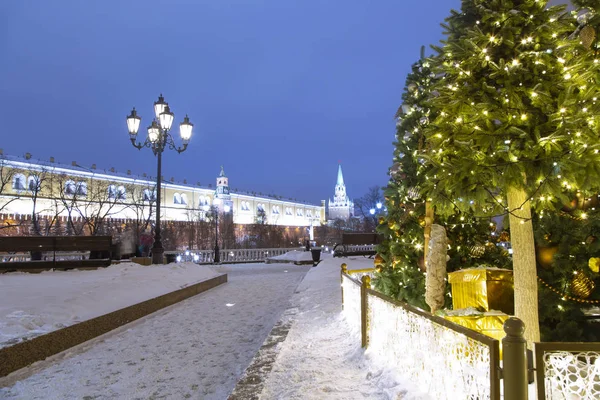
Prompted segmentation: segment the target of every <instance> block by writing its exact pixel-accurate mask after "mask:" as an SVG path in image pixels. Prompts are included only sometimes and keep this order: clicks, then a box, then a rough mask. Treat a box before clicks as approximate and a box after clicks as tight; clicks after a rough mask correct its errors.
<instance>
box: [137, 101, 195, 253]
mask: <svg viewBox="0 0 600 400" xmlns="http://www.w3.org/2000/svg"><path fill="white" fill-rule="evenodd" d="M154 114H155V118H153V119H152V123H151V124H150V126H149V127H148V136H147V137H146V139H145V141H144V142H143V143H141V142H138V141H137V133H138V130H139V128H140V122H141V120H142V118H141V117H140V116H139V115H138V114H137V111H136V110H135V107H134V108H133V110H131V114H130V115H129V116H127V129H128V130H129V139H130V140H131V144H132V145H133V146H134V147H135V148H137V149H138V150H141V149H142V148H143V147H149V148H151V149H152V152H153V153H154V155H155V156H156V159H157V166H156V171H157V172H156V226H155V229H154V244H153V246H152V264H162V263H163V253H164V251H165V249H164V248H163V245H162V242H161V237H160V201H161V200H160V194H161V193H160V192H161V188H160V186H161V180H162V171H161V170H162V153H163V151H164V150H165V149H166V148H167V147H168V148H170V149H171V150H175V151H177V153H182V152H184V151H185V150H186V149H187V146H188V143H189V141H190V138H191V137H192V128H193V127H194V125H193V124H192V123H191V122H190V119H189V118H188V116H187V115H186V116H185V118H184V119H183V122H182V123H180V124H179V135H180V137H181V141H182V143H183V146H182V147H177V146H176V145H175V141H174V140H173V136H171V134H170V130H171V125H172V124H173V118H174V114H173V113H172V112H171V110H170V108H169V104H168V103H167V102H165V99H164V97H163V96H162V94H161V95H160V96H159V97H158V101H155V102H154ZM157 121H158V122H157ZM150 200H152V199H150Z"/></svg>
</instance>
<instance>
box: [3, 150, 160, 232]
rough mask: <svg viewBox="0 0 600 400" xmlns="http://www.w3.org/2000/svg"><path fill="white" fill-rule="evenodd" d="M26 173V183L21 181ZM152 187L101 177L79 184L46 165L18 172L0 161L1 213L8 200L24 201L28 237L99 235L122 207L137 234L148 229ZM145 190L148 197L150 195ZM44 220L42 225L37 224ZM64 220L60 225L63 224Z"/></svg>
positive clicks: (151, 215)
mask: <svg viewBox="0 0 600 400" xmlns="http://www.w3.org/2000/svg"><path fill="white" fill-rule="evenodd" d="M24 177H28V179H27V180H26V182H22V180H23V178H24ZM154 193H155V189H154V187H151V186H148V187H142V186H139V185H132V184H124V185H123V184H120V183H119V184H117V183H115V182H110V181H103V180H90V181H89V182H87V181H86V182H81V178H80V177H74V176H69V175H67V174H56V173H55V172H53V171H50V170H47V169H44V168H42V169H40V170H35V171H27V170H19V169H15V168H13V167H12V166H10V167H9V166H7V165H6V162H5V161H4V160H0V214H7V213H9V211H10V210H11V209H12V207H11V205H12V204H13V202H16V201H20V202H21V203H23V200H26V201H27V203H26V204H28V205H29V209H28V212H27V214H28V215H30V220H31V223H30V224H28V227H29V229H30V232H27V233H28V234H31V235H44V236H47V235H51V234H55V233H56V232H63V231H64V233H65V234H67V235H103V234H106V233H107V230H108V229H109V225H110V224H109V221H111V220H112V219H113V218H114V217H115V216H116V215H117V214H120V213H121V215H122V213H123V210H127V214H128V215H129V216H130V217H131V218H130V219H131V220H132V221H135V222H134V223H133V224H134V227H135V229H134V231H135V233H136V238H139V235H140V234H141V233H143V232H145V231H147V230H149V229H150V228H151V226H150V225H151V222H152V221H153V219H154V213H155V211H154V202H153V201H150V200H153V199H152V197H153V194H154ZM149 194H150V195H149ZM42 222H43V223H42ZM63 224H64V227H63V226H62V225H63ZM15 227H16V226H15V221H14V220H6V221H5V223H4V224H2V225H0V234H1V233H2V231H4V234H10V229H11V228H13V230H14V228H15Z"/></svg>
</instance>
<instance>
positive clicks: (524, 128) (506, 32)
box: [424, 0, 600, 342]
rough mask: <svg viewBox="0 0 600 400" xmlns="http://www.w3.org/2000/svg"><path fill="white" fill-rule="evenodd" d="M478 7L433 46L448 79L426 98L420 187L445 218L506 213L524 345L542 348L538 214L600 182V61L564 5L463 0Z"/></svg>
mask: <svg viewBox="0 0 600 400" xmlns="http://www.w3.org/2000/svg"><path fill="white" fill-rule="evenodd" d="M472 10H477V12H478V13H479V15H481V17H480V18H479V19H477V20H476V21H475V22H474V23H473V24H470V23H465V24H464V25H463V26H462V27H459V26H457V25H455V26H454V27H453V31H452V32H450V33H449V34H448V35H447V38H446V40H444V41H443V42H442V44H443V45H442V46H441V47H438V48H437V51H438V57H437V58H436V59H437V60H438V62H437V63H436V64H435V65H433V68H434V72H436V73H437V74H440V75H443V79H441V80H440V81H438V82H436V83H435V85H434V87H433V88H432V93H434V94H435V95H434V96H433V98H432V99H431V100H430V101H431V105H432V107H435V108H436V109H437V110H438V111H439V114H438V116H437V118H435V120H432V121H431V123H430V124H429V125H428V126H427V127H426V128H425V130H424V133H425V136H426V139H427V142H428V143H429V144H430V145H431V151H430V152H429V153H428V155H427V156H428V164H429V165H430V168H431V169H430V170H429V172H428V178H429V179H427V180H426V181H425V184H424V191H425V193H426V194H427V196H428V197H430V198H432V202H433V204H435V206H436V212H437V213H441V214H447V215H449V214H453V213H456V210H457V209H459V210H462V211H465V212H467V211H470V212H473V213H474V215H475V216H476V217H480V216H489V215H498V214H501V213H504V214H508V216H509V218H508V219H509V224H510V230H511V244H512V248H513V269H514V282H515V313H516V315H517V316H518V317H519V318H521V319H523V320H524V322H525V325H526V327H527V329H526V333H525V334H526V338H527V339H528V341H529V342H532V341H538V340H539V339H540V337H539V320H538V310H537V307H535V305H536V304H538V294H537V293H538V284H537V277H536V258H535V246H534V239H533V225H532V216H531V210H532V207H533V208H534V209H537V210H543V209H547V210H553V209H554V208H555V204H557V203H558V204H561V203H563V202H565V201H566V199H568V195H567V193H566V191H567V190H577V189H580V190H588V189H590V187H591V186H593V184H594V182H597V181H598V179H599V177H600V157H599V156H598V150H599V147H600V146H599V143H598V134H597V123H598V121H597V118H598V110H597V105H596V97H597V95H598V86H597V85H596V84H591V83H592V82H591V80H593V79H594V78H595V76H597V68H598V66H597V64H598V63H597V62H596V64H593V63H592V64H590V63H589V62H588V58H587V57H582V56H581V54H582V53H583V52H585V49H584V47H583V46H584V44H582V43H581V42H582V41H580V40H579V38H573V33H574V32H575V31H576V30H577V28H578V25H577V20H576V19H575V18H573V16H572V15H571V14H569V13H567V12H565V8H564V7H562V6H560V7H549V8H548V7H547V2H546V1H517V2H515V1H507V0H488V1H481V0H464V1H463V2H462V11H464V12H472ZM459 32H460V34H459ZM575 50H578V51H579V53H580V56H576V54H577V51H575ZM586 54H587V53H586ZM594 65H595V66H594Z"/></svg>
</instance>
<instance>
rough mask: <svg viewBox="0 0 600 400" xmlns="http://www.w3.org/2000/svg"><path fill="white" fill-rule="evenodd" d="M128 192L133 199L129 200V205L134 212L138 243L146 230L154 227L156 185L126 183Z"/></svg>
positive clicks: (134, 227) (134, 228) (135, 232)
mask: <svg viewBox="0 0 600 400" xmlns="http://www.w3.org/2000/svg"><path fill="white" fill-rule="evenodd" d="M125 188H126V189H127V190H128V193H131V201H129V202H127V204H128V207H129V209H130V210H131V211H133V214H134V220H133V231H134V235H135V242H136V244H138V245H139V244H140V239H141V236H142V234H143V233H144V232H146V231H148V230H150V229H151V228H152V221H153V220H154V217H155V215H154V214H155V212H156V211H155V206H154V203H155V202H156V195H155V193H156V186H153V185H146V186H135V185H133V184H131V185H126V186H125Z"/></svg>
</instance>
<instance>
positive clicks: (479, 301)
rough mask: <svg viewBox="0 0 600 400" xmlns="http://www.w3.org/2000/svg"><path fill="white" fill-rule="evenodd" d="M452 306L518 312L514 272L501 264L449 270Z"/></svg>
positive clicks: (508, 312)
mask: <svg viewBox="0 0 600 400" xmlns="http://www.w3.org/2000/svg"><path fill="white" fill-rule="evenodd" d="M448 282H449V283H450V284H451V285H452V308H454V309H455V310H457V309H460V308H469V307H473V308H475V309H477V310H480V311H491V310H498V311H502V312H503V313H505V314H509V315H513V314H514V313H515V303H514V285H513V272H512V271H511V270H509V269H500V268H467V269H463V270H460V271H456V272H451V273H449V274H448Z"/></svg>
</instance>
